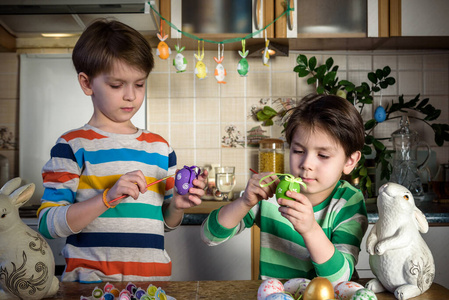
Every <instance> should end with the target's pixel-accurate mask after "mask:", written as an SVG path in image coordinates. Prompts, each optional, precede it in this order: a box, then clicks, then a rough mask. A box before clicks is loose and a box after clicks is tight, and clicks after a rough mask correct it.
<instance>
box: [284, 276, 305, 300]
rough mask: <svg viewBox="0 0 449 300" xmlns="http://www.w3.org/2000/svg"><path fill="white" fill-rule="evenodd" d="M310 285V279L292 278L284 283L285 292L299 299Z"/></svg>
mask: <svg viewBox="0 0 449 300" xmlns="http://www.w3.org/2000/svg"><path fill="white" fill-rule="evenodd" d="M309 283H310V279H307V278H292V279H290V280H288V281H287V282H285V283H284V290H285V291H286V292H288V293H290V294H292V295H294V296H295V298H298V297H299V295H302V294H304V291H305V290H306V288H307V286H308V285H309Z"/></svg>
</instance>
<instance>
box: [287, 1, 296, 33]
mask: <svg viewBox="0 0 449 300" xmlns="http://www.w3.org/2000/svg"><path fill="white" fill-rule="evenodd" d="M287 1H288V3H289V5H290V7H291V8H295V1H293V0H287ZM287 26H288V30H293V10H291V11H289V12H288V14H287Z"/></svg>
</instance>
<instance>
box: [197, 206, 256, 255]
mask: <svg viewBox="0 0 449 300" xmlns="http://www.w3.org/2000/svg"><path fill="white" fill-rule="evenodd" d="M220 209H221V208H219V209H216V210H214V211H212V212H211V213H210V214H209V216H208V217H207V218H206V220H204V222H203V224H202V225H201V239H202V240H203V242H204V243H206V244H207V245H208V246H216V245H219V244H221V243H224V242H226V241H227V240H229V239H230V238H232V237H233V236H234V235H236V234H239V233H240V232H242V231H243V230H244V229H245V228H246V227H248V226H247V225H248V224H247V221H245V218H246V217H245V218H244V219H243V220H242V221H240V223H239V224H238V225H237V226H236V227H234V228H226V227H224V226H222V225H221V224H220V223H219V222H218V213H219V211H220ZM247 216H248V215H247ZM249 227H251V226H249Z"/></svg>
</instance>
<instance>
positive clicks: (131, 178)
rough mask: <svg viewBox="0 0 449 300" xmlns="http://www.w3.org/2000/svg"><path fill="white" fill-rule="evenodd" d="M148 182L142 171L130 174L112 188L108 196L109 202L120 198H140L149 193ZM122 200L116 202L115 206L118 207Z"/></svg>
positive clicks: (123, 176)
mask: <svg viewBox="0 0 449 300" xmlns="http://www.w3.org/2000/svg"><path fill="white" fill-rule="evenodd" d="M147 190H148V189H147V182H146V180H145V176H144V175H143V173H142V171H140V170H136V171H132V172H128V173H126V174H124V175H122V176H120V178H119V179H118V180H117V182H116V183H115V184H114V185H113V186H112V187H111V189H110V190H109V191H108V194H107V200H108V201H111V200H112V199H116V198H118V197H120V196H124V195H125V196H130V197H132V198H133V199H134V200H136V199H137V198H138V197H139V194H140V193H142V194H143V193H145V192H146V191H147ZM121 201H122V200H121V199H120V200H117V201H114V205H117V204H119V203H120V202H121Z"/></svg>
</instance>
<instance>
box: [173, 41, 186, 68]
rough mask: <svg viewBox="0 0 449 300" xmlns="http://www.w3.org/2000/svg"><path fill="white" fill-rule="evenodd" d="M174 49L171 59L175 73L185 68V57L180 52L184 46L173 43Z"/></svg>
mask: <svg viewBox="0 0 449 300" xmlns="http://www.w3.org/2000/svg"><path fill="white" fill-rule="evenodd" d="M175 49H176V52H177V53H176V56H175V58H174V59H173V66H175V69H176V73H182V72H184V71H185V70H186V68H187V59H186V58H185V57H184V55H183V54H182V53H181V52H182V51H184V49H185V47H182V48H179V46H178V45H175Z"/></svg>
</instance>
